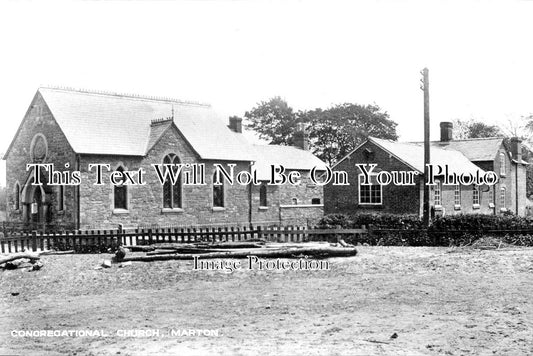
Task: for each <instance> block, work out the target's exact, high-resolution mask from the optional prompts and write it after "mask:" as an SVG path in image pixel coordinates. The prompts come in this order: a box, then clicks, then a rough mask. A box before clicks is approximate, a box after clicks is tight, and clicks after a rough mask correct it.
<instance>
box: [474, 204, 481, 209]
mask: <svg viewBox="0 0 533 356" xmlns="http://www.w3.org/2000/svg"><path fill="white" fill-rule="evenodd" d="M479 208H481V205H479V204H474V205H472V209H479Z"/></svg>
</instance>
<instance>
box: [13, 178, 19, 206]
mask: <svg viewBox="0 0 533 356" xmlns="http://www.w3.org/2000/svg"><path fill="white" fill-rule="evenodd" d="M13 194H14V197H13V200H14V201H15V210H20V185H19V184H18V182H17V183H16V184H15V192H14V193H13Z"/></svg>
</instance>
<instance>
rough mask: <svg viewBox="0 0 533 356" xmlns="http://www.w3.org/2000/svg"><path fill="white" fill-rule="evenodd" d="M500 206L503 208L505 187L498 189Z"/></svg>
mask: <svg viewBox="0 0 533 356" xmlns="http://www.w3.org/2000/svg"><path fill="white" fill-rule="evenodd" d="M500 208H501V209H505V208H506V206H505V187H501V189H500Z"/></svg>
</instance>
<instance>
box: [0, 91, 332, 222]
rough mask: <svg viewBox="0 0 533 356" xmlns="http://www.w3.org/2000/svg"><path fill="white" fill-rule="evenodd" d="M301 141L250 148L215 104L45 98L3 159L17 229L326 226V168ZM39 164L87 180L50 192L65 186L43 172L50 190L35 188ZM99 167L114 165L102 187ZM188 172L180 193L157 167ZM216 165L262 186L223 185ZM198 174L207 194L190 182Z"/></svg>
mask: <svg viewBox="0 0 533 356" xmlns="http://www.w3.org/2000/svg"><path fill="white" fill-rule="evenodd" d="M294 135H295V136H294V142H295V146H294V147H289V146H275V145H257V144H251V143H249V142H248V141H247V140H246V139H245V138H244V136H243V134H242V122H241V120H240V119H239V118H236V117H233V118H231V119H230V121H229V125H227V124H226V123H224V122H223V120H222V119H221V118H220V117H219V116H218V115H217V113H216V112H215V111H214V110H213V109H212V108H211V106H209V105H206V104H200V103H195V102H185V101H179V100H175V99H170V98H157V97H145V96H137V95H123V94H114V93H105V92H92V91H85V90H74V89H65V88H49V87H43V88H39V89H38V90H37V93H36V94H35V96H34V98H33V100H32V102H31V104H30V106H29V108H28V110H27V112H26V115H25V116H24V118H23V120H22V122H21V124H20V127H19V129H18V131H17V133H16V135H15V137H14V138H13V141H12V142H11V145H10V146H9V148H8V150H7V152H6V154H5V156H4V159H5V160H6V161H7V163H6V168H7V191H8V219H9V220H10V221H17V222H40V223H55V224H65V225H72V226H75V227H76V228H85V227H91V228H99V229H105V228H116V227H117V226H118V224H123V225H125V226H132V227H134V226H146V225H159V226H165V225H215V224H248V223H254V224H256V223H281V224H296V223H300V224H301V223H306V222H310V221H316V220H317V219H319V218H320V217H322V216H323V200H324V198H323V188H322V187H321V186H317V185H315V184H313V183H312V182H311V181H310V180H309V178H308V177H309V172H310V170H311V169H312V168H313V167H317V170H318V171H323V170H324V168H325V164H324V163H323V162H322V161H321V160H320V159H318V158H317V157H315V156H314V155H313V154H312V153H310V152H309V151H308V149H307V148H308V143H307V140H308V137H307V135H306V134H305V132H303V131H297V132H295V133H294ZM31 163H40V164H53V165H54V170H55V171H58V172H63V173H62V174H63V175H64V178H66V177H68V178H73V177H74V181H75V180H76V179H75V176H76V173H75V172H79V177H78V180H79V182H80V184H77V185H76V184H57V182H51V181H50V178H52V180H57V179H56V178H58V177H53V176H52V177H50V176H49V174H48V172H47V171H46V170H42V171H41V173H40V180H41V183H42V184H41V185H34V184H32V183H34V181H35V177H37V176H36V172H34V170H35V168H34V166H33V167H30V169H27V168H28V167H27V165H28V164H31ZM97 164H102V165H109V166H102V167H103V168H102V182H103V184H95V183H97V181H96V178H97V175H96V170H97V169H96V167H95V166H94V165H97ZM179 164H181V165H183V170H182V171H181V173H180V174H179V176H178V177H179V178H178V179H177V180H176V181H175V182H174V184H172V182H171V181H170V179H167V180H166V181H164V182H160V181H159V180H158V176H157V174H156V173H157V172H156V170H155V168H154V165H158V166H159V167H160V168H161V172H160V173H165V172H166V171H165V170H167V169H176V168H174V167H178V165H179ZM217 164H219V165H221V167H224V168H225V171H226V172H228V173H229V172H230V170H231V169H233V171H234V173H235V175H236V174H237V173H239V172H247V173H248V174H249V176H256V179H257V182H256V183H257V184H252V183H250V184H239V183H237V182H234V183H233V184H230V182H229V181H228V180H227V179H226V178H224V175H222V176H221V177H222V179H221V184H215V183H216V182H215V178H216V175H215V173H216V170H217V168H216V165H217ZM91 165H92V166H91ZM165 165H166V166H165ZM170 165H174V166H170ZM185 165H188V166H185ZM272 165H276V166H280V165H281V166H283V167H284V169H285V172H286V173H287V172H295V171H296V172H299V173H300V175H301V177H302V179H301V182H300V184H297V185H291V184H281V185H271V184H268V181H269V178H270V173H271V169H270V168H271V166H272ZM90 167H92V168H90ZM190 167H196V168H195V169H197V170H196V173H198V174H199V175H200V173H201V175H202V176H203V177H204V178H203V179H204V182H203V184H198V183H199V182H198V181H197V182H196V183H197V184H194V183H195V182H192V184H191V182H190V181H187V179H188V178H191V176H192V169H191V168H190ZM139 170H142V171H143V172H144V177H143V183H144V184H131V183H132V182H135V183H138V176H135V175H134V174H131V176H130V173H128V175H126V174H120V173H119V174H118V177H119V179H118V182H117V184H111V183H110V179H111V175H112V172H117V171H119V172H138V171H139ZM175 172H176V171H175ZM58 174H59V173H58ZM243 176H246V174H244V175H243ZM187 177H188V178H187ZM71 183H72V181H71ZM200 183H201V182H200Z"/></svg>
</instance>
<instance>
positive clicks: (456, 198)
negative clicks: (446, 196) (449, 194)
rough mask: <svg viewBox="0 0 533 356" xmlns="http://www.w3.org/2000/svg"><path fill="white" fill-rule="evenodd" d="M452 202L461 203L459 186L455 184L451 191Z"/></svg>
mask: <svg viewBox="0 0 533 356" xmlns="http://www.w3.org/2000/svg"><path fill="white" fill-rule="evenodd" d="M453 203H454V204H455V205H459V206H460V205H461V186H460V185H459V184H457V185H456V186H455V190H454V193H453Z"/></svg>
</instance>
